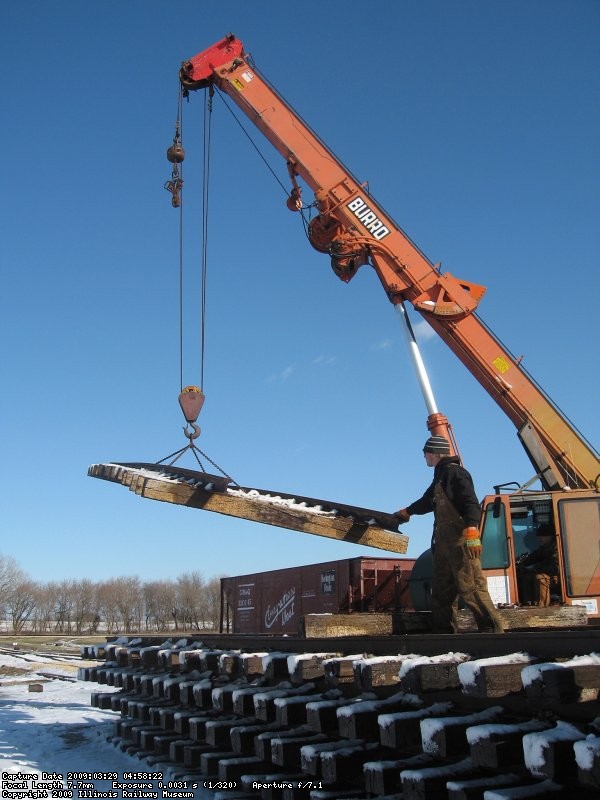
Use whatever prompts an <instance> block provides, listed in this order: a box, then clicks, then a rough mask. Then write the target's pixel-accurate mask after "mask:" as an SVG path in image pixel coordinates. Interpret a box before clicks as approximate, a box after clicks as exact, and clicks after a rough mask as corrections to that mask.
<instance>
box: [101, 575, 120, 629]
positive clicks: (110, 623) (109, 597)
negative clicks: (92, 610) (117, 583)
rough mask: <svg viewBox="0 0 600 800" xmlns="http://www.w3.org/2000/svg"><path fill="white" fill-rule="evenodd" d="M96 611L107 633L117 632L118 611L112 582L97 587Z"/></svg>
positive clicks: (104, 582)
mask: <svg viewBox="0 0 600 800" xmlns="http://www.w3.org/2000/svg"><path fill="white" fill-rule="evenodd" d="M97 591H98V609H99V613H100V616H101V617H102V619H103V620H104V623H105V625H106V629H107V631H108V633H117V632H118V630H119V609H118V607H117V603H116V598H115V594H114V581H112V580H109V581H103V582H102V583H100V584H99V585H98V589H97Z"/></svg>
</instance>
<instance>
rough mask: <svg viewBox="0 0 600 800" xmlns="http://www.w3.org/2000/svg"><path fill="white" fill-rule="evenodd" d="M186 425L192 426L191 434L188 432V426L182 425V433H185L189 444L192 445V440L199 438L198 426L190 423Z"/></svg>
mask: <svg viewBox="0 0 600 800" xmlns="http://www.w3.org/2000/svg"><path fill="white" fill-rule="evenodd" d="M188 424H189V425H191V426H192V429H193V430H192V431H191V432H190V431H188V426H187V425H184V426H183V432H184V433H185V435H186V436H187V438H188V439H189V440H190V444H192V440H193V439H197V438H198V437H199V436H200V426H199V425H196V423H195V422H190V423H188Z"/></svg>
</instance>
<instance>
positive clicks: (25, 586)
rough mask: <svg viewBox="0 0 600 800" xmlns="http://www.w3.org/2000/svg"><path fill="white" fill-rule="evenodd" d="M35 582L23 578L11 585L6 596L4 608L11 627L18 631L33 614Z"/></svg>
mask: <svg viewBox="0 0 600 800" xmlns="http://www.w3.org/2000/svg"><path fill="white" fill-rule="evenodd" d="M36 588H37V587H36V584H35V583H34V582H33V581H31V580H29V579H28V578H25V579H23V580H21V581H19V583H17V584H15V586H13V588H12V591H11V592H10V594H9V595H8V597H7V598H6V608H7V609H8V613H9V614H10V619H11V623H12V629H13V631H14V632H15V633H20V632H21V631H22V630H23V629H24V628H25V625H26V624H27V622H28V620H29V618H30V617H31V615H32V614H33V611H34V609H35V604H36V599H37V598H36Z"/></svg>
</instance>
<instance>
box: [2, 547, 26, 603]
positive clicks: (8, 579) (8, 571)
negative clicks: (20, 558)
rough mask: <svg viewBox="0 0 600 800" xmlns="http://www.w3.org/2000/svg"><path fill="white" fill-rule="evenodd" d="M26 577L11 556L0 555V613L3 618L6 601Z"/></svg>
mask: <svg viewBox="0 0 600 800" xmlns="http://www.w3.org/2000/svg"><path fill="white" fill-rule="evenodd" d="M26 577H27V576H26V575H25V573H24V572H23V570H22V569H21V568H20V567H19V565H18V564H17V562H16V561H15V559H14V558H13V557H12V556H3V555H1V554H0V613H1V614H2V615H3V616H4V614H5V613H6V610H7V606H6V603H7V600H8V599H9V597H10V596H11V594H12V593H13V591H14V589H15V587H16V586H17V585H18V584H19V583H21V582H22V581H23V580H25V579H26Z"/></svg>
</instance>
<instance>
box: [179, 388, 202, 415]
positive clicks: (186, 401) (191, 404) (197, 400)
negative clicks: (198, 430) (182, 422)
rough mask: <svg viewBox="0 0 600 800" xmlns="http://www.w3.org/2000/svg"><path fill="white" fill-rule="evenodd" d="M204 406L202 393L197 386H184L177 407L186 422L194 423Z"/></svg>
mask: <svg viewBox="0 0 600 800" xmlns="http://www.w3.org/2000/svg"><path fill="white" fill-rule="evenodd" d="M203 404H204V393H203V391H202V389H199V388H198V387H197V386H186V387H185V389H182V391H181V394H180V395H179V405H180V406H181V410H182V411H183V416H184V417H185V419H186V422H189V423H190V424H191V423H193V422H196V420H197V419H198V414H199V413H200V410H201V408H202V406H203Z"/></svg>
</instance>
